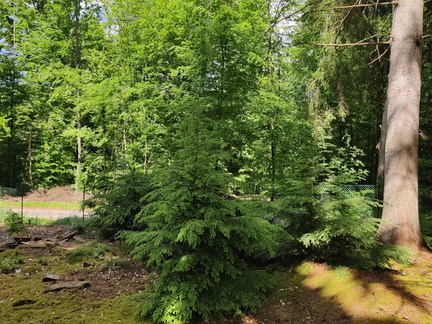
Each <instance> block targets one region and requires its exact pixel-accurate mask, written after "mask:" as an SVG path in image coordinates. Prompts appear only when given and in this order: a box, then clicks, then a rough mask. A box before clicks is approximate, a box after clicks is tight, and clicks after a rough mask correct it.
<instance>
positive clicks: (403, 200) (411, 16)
mask: <svg viewBox="0 0 432 324" xmlns="http://www.w3.org/2000/svg"><path fill="white" fill-rule="evenodd" d="M422 32H423V0H399V1H398V3H397V4H396V5H395V6H394V12H393V24H392V34H391V55H390V73H389V78H388V80H389V83H388V89H387V111H386V123H385V124H383V131H385V134H384V139H385V141H384V142H383V143H381V146H384V148H383V149H384V155H385V156H384V208H383V215H382V219H383V220H385V221H387V222H390V223H391V224H389V223H387V222H385V223H383V224H382V225H381V226H380V228H379V231H378V237H379V239H380V240H381V241H383V242H386V243H391V244H397V245H402V246H406V247H408V248H410V249H411V250H413V251H419V250H420V249H422V248H423V247H425V243H424V239H423V236H422V233H421V231H420V223H419V214H418V132H419V111H420V108H419V107H420V84H421V40H422Z"/></svg>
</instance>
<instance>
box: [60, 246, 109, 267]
mask: <svg viewBox="0 0 432 324" xmlns="http://www.w3.org/2000/svg"><path fill="white" fill-rule="evenodd" d="M108 252H111V249H110V247H109V246H108V245H105V244H102V243H97V242H96V241H91V242H90V243H89V244H87V246H84V247H79V248H76V249H75V250H72V251H68V252H67V253H66V260H67V262H68V263H69V264H73V263H78V262H83V261H84V260H97V259H99V258H101V257H102V256H103V255H104V254H106V253H108Z"/></svg>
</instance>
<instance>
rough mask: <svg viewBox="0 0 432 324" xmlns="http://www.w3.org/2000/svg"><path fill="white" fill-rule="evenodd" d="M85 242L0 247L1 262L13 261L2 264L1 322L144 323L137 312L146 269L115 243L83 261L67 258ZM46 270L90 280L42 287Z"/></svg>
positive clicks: (145, 279)
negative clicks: (0, 249)
mask: <svg viewBox="0 0 432 324" xmlns="http://www.w3.org/2000/svg"><path fill="white" fill-rule="evenodd" d="M51 228H53V229H54V228H55V227H51ZM88 245H89V242H86V241H79V242H71V243H70V244H67V245H65V246H62V245H60V246H58V245H55V246H53V247H50V248H48V247H47V248H31V247H27V248H26V247H24V246H22V247H18V248H17V249H15V250H5V251H3V252H1V253H0V264H6V263H7V264H12V265H15V266H14V267H13V268H11V269H9V268H8V269H7V270H5V271H1V270H0V322H1V323H3V322H2V320H1V319H3V320H5V322H4V323H11V324H13V323H65V324H66V323H71V324H72V323H73V324H75V323H104V324H106V323H146V322H145V321H143V320H142V319H141V318H139V317H138V316H136V312H137V305H138V303H139V298H138V297H137V296H138V295H137V293H138V292H139V290H141V289H143V288H144V287H145V285H146V281H147V280H148V274H147V271H146V269H145V268H144V267H143V266H142V265H141V264H140V263H137V262H134V261H132V260H130V259H128V257H127V256H121V255H120V254H119V251H118V249H116V248H115V247H114V248H111V251H109V252H108V251H106V253H104V254H103V255H100V256H97V257H90V258H88V259H86V260H85V262H82V261H81V260H80V261H79V262H76V263H71V262H70V260H69V259H68V257H67V255H68V254H70V253H71V251H74V250H75V249H76V248H78V247H81V248H82V247H84V248H85V247H86V246H88ZM93 245H94V244H93ZM90 246H91V244H90ZM92 248H93V247H92ZM107 250H108V249H107ZM113 251H114V252H113ZM18 258H19V260H20V263H19V264H15V263H14V262H13V260H15V259H18ZM46 274H56V275H58V276H59V277H60V279H61V280H66V281H68V280H88V281H89V282H90V283H91V286H90V287H89V288H85V289H71V290H63V291H58V292H57V291H55V292H46V290H47V287H48V286H49V285H50V284H51V283H50V282H42V279H43V278H44V276H45V275H46ZM20 304H22V305H20Z"/></svg>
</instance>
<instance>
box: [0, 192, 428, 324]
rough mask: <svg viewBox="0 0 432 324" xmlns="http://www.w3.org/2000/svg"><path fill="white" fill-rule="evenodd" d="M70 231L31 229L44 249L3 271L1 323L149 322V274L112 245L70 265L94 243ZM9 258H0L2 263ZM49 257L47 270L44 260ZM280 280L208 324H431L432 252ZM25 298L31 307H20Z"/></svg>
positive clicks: (310, 268)
mask: <svg viewBox="0 0 432 324" xmlns="http://www.w3.org/2000/svg"><path fill="white" fill-rule="evenodd" d="M67 194H70V196H68V197H67ZM32 195H33V196H32V197H33V198H32V199H50V201H53V200H56V199H61V201H65V200H67V201H73V199H78V198H77V197H76V196H75V194H74V192H73V191H70V190H66V189H61V190H60V189H56V190H52V191H48V192H39V193H32ZM48 197H49V198H48ZM29 199H30V198H29ZM3 231H4V227H3V228H0V233H1V232H3ZM70 231H71V229H70V228H68V227H65V226H31V227H28V228H27V233H25V235H26V236H28V237H30V238H31V239H36V241H35V244H36V245H37V244H41V247H30V246H26V245H25V244H22V245H20V246H19V247H18V251H19V253H20V254H22V255H24V256H25V257H26V261H25V262H24V263H23V265H22V266H21V265H20V266H19V268H18V269H17V270H16V272H12V273H3V274H2V273H1V272H0V322H1V318H8V319H9V320H8V323H23V322H24V323H65V324H67V323H108V324H109V323H149V322H146V321H144V320H142V319H141V318H139V316H136V307H137V306H138V305H139V298H138V297H135V296H137V295H136V294H137V293H139V292H140V291H142V290H143V289H145V287H146V286H147V285H149V284H151V283H152V280H153V279H152V277H151V276H150V275H149V270H148V269H146V267H145V266H144V265H143V264H142V263H140V262H137V261H133V260H131V259H130V257H129V256H128V254H127V253H126V252H125V251H121V249H120V248H119V247H118V246H116V245H115V244H113V243H110V242H104V244H106V245H108V246H110V247H111V251H112V252H110V253H109V254H107V255H105V256H104V257H103V258H101V259H96V260H87V261H85V262H81V263H78V264H74V265H69V264H68V263H67V262H66V261H65V259H64V257H65V255H66V254H67V253H68V251H73V250H75V249H77V248H81V247H85V246H86V245H87V244H89V242H90V240H91V239H90V238H85V237H80V236H78V235H75V236H73V238H72V239H66V238H67V237H68V235H70ZM37 242H48V243H47V244H46V246H43V244H42V243H37ZM8 253H10V252H8V251H6V250H5V251H3V252H1V253H0V263H1V261H2V257H3V258H5V255H7V254H8ZM45 259H46V261H47V265H43V264H42V262H41V260H45ZM117 261H121V262H117ZM47 273H54V274H58V275H59V276H60V278H61V280H63V281H69V282H76V281H78V282H79V281H88V282H90V283H91V285H90V286H89V287H86V288H84V289H72V290H69V289H64V290H60V291H53V292H48V293H45V292H44V289H46V286H47V283H42V282H41V278H42V277H43V275H45V274H47ZM275 279H276V289H275V291H274V292H273V293H272V294H271V295H270V296H269V297H268V299H267V300H266V301H264V302H263V304H262V306H261V307H260V308H259V309H258V310H257V311H256V312H255V313H250V314H244V315H242V316H235V317H227V318H223V319H219V320H214V321H211V322H207V323H213V324H222V323H233V324H247V323H248V324H288V323H293V324H298V323H309V324H316V323H340V324H346V323H372V324H384V323H411V324H427V323H432V262H431V257H430V255H429V254H423V255H419V256H418V257H417V258H416V259H415V261H414V262H413V264H412V265H410V266H402V265H398V264H395V265H394V266H393V268H392V269H388V270H386V271H381V270H374V271H359V270H352V269H348V268H342V267H339V268H330V267H328V266H326V265H324V264H319V263H313V262H303V263H301V264H298V265H292V266H287V267H281V268H280V269H278V270H277V271H276V272H275ZM24 297H25V298H24ZM26 300H30V301H31V302H32V304H29V305H22V306H16V305H20V303H23V301H24V302H25V301H26ZM14 305H15V306H14ZM53 314H56V315H55V316H54V315H53Z"/></svg>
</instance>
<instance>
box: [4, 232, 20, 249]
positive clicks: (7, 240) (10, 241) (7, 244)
mask: <svg viewBox="0 0 432 324" xmlns="http://www.w3.org/2000/svg"><path fill="white" fill-rule="evenodd" d="M16 246H17V242H16V241H15V239H14V238H13V237H12V236H10V235H9V234H8V233H2V232H0V249H2V248H13V247H16Z"/></svg>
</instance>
